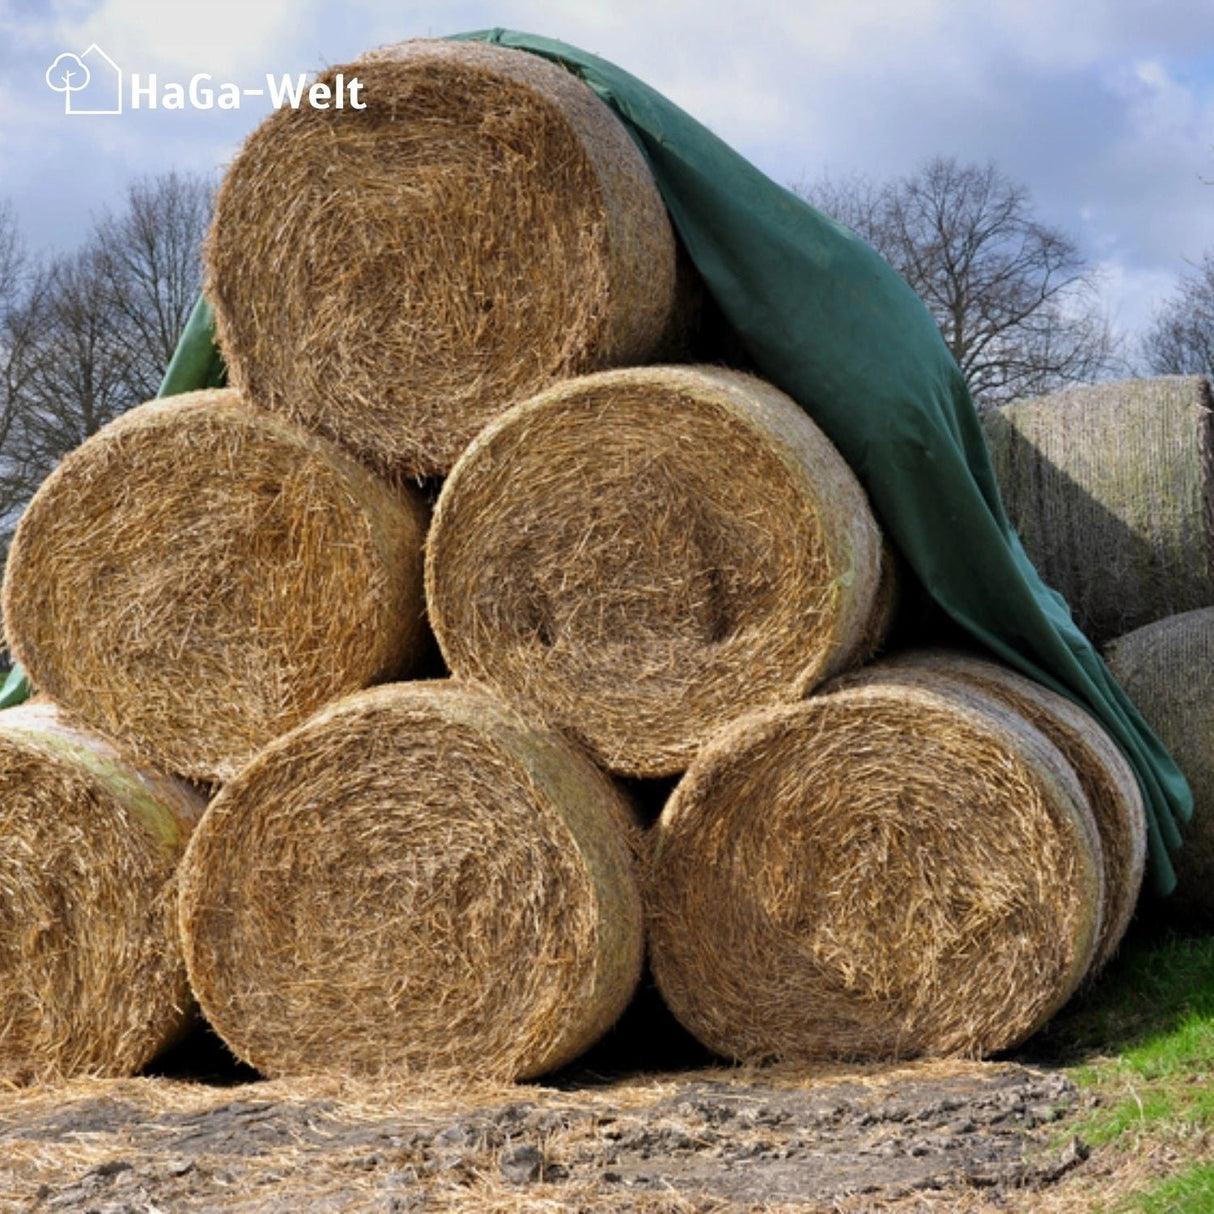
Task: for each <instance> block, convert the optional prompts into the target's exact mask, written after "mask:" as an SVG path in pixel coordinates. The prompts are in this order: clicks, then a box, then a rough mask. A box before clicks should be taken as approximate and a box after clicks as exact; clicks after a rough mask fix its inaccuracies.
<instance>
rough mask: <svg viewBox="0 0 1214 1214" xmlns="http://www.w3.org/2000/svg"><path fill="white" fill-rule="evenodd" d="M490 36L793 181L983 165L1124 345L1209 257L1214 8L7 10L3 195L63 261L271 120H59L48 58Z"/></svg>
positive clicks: (295, 63)
mask: <svg viewBox="0 0 1214 1214" xmlns="http://www.w3.org/2000/svg"><path fill="white" fill-rule="evenodd" d="M491 25H504V26H509V27H513V28H516V29H523V30H527V31H529V32H532V33H540V34H546V35H549V36H552V37H557V38H562V39H565V40H566V41H569V42H573V43H574V44H576V45H579V46H582V47H584V48H586V49H588V50H593V51H595V52H597V53H599V54H601V55H603V56H605V57H606V58H608V59H611V60H613V61H614V62H616V63H618V64H620V65H621V66H622V67H625V68H627V69H628V70H630V71H632V72H633V73H635V74H636V75H638V76H640V77H641V78H642V79H644V80H646V81H648V82H649V83H650V84H652V85H654V86H655V87H656V88H658V89H660V90H661V91H663V92H664V93H666V94H667V95H668V96H670V97H671V98H672V99H673V100H675V101H677V102H678V103H679V104H681V105H682V106H684V108H686V109H688V110H689V111H691V112H692V113H693V114H694V115H695V116H696V117H698V118H699V119H700V120H701V121H703V122H705V123H707V125H709V126H710V127H712V128H713V130H715V131H716V132H717V133H718V134H719V135H721V136H723V137H724V138H725V139H727V140H728V141H729V142H731V143H732V144H733V145H734V146H735V147H737V148H738V149H739V150H740V151H741V152H743V153H744V154H745V155H747V156H748V157H749V158H750V159H751V160H753V161H754V162H755V163H757V164H758V165H759V166H760V167H761V168H762V169H764V170H765V171H766V172H767V173H769V174H770V175H771V176H772V177H774V178H776V179H777V180H778V181H781V182H783V183H785V184H792V183H796V182H798V181H802V180H812V179H814V178H816V177H818V176H820V175H821V174H822V173H824V172H829V173H831V174H832V175H836V176H845V175H848V174H851V173H853V172H859V173H864V174H867V175H869V176H871V177H873V178H875V179H878V180H879V179H883V178H885V177H888V176H892V175H900V174H904V173H908V172H910V171H912V170H913V169H914V168H915V167H916V166H917V165H918V164H920V163H922V162H923V161H924V160H926V159H927V158H928V157H930V156H933V155H936V154H944V155H953V156H957V157H959V158H961V159H963V160H975V161H979V162H986V161H994V162H995V163H996V164H997V165H998V166H999V167H1000V168H1001V169H1003V170H1004V171H1005V172H1006V173H1008V174H1009V175H1010V176H1011V177H1013V178H1014V179H1016V180H1018V181H1020V182H1021V183H1023V184H1024V185H1026V186H1027V187H1028V188H1029V190H1030V192H1031V194H1032V196H1033V199H1034V201H1035V203H1036V205H1037V209H1038V212H1039V213H1040V214H1041V216H1042V217H1043V218H1045V219H1047V220H1048V221H1049V222H1051V223H1054V224H1056V225H1058V226H1060V227H1062V228H1064V229H1065V230H1067V231H1068V232H1069V233H1071V234H1072V235H1073V236H1074V237H1075V238H1077V239H1078V240H1079V242H1080V244H1081V246H1082V247H1083V249H1084V251H1085V252H1086V253H1087V254H1088V256H1089V257H1091V258H1092V259H1093V260H1094V261H1096V262H1097V263H1099V264H1100V266H1101V267H1102V269H1103V271H1104V297H1105V300H1106V302H1107V306H1108V309H1109V311H1110V314H1111V316H1112V319H1113V321H1114V323H1115V324H1117V325H1118V326H1120V327H1121V328H1122V329H1124V330H1126V331H1128V332H1131V333H1133V332H1135V331H1137V330H1139V329H1141V327H1142V326H1143V325H1144V324H1145V323H1146V322H1147V320H1148V319H1149V317H1150V314H1151V311H1152V309H1153V308H1154V306H1155V305H1156V304H1157V303H1158V302H1159V300H1160V299H1162V298H1163V296H1164V295H1165V294H1166V293H1167V292H1168V291H1169V290H1170V289H1171V287H1172V285H1173V283H1174V282H1175V279H1176V276H1177V275H1178V273H1180V272H1181V271H1182V270H1183V269H1184V268H1185V266H1186V263H1187V262H1192V261H1196V260H1198V259H1199V258H1200V257H1201V255H1202V254H1203V252H1205V251H1206V250H1212V251H1214V3H1212V2H1211V0H1154V2H1153V0H1070V2H1069V3H1067V4H1065V5H1063V4H1059V3H1057V0H849V2H847V3H843V2H840V0H830V2H827V0H800V2H798V0H783V2H780V3H777V2H776V0H755V2H754V3H751V4H748V5H745V6H742V5H739V4H732V3H722V2H719V0H698V2H697V3H691V2H690V0H672V2H670V3H662V0H645V2H641V0H610V2H608V0H572V2H569V3H556V2H554V0H505V2H502V3H484V2H481V0H457V2H454V3H439V2H427V3H409V2H408V0H395V2H393V3H388V2H381V0H348V2H347V3H345V4H342V5H340V6H339V5H333V4H321V3H314V2H312V0H262V2H258V0H210V2H209V3H208V4H207V5H206V6H205V8H204V7H203V6H197V5H177V4H173V3H169V2H168V0H0V200H3V199H8V200H9V201H11V203H12V204H13V206H14V208H15V209H16V212H17V215H18V218H19V221H20V223H21V226H22V229H23V231H24V233H25V235H26V238H27V239H28V241H29V242H30V243H31V244H32V245H33V246H35V247H43V248H52V247H70V246H72V245H73V244H74V243H75V242H76V241H77V240H78V239H79V237H80V236H81V235H82V234H83V233H84V231H85V230H86V228H87V226H88V224H89V222H90V219H91V218H92V217H93V216H95V215H96V214H98V213H99V212H100V211H101V210H103V209H104V208H105V207H107V206H112V205H114V204H115V203H117V202H118V201H119V200H120V198H121V195H122V192H123V190H124V188H125V185H126V183H127V182H128V181H130V180H131V179H132V178H134V177H136V176H139V175H142V174H149V173H159V172H163V171H167V170H168V169H170V168H174V167H176V168H185V169H203V170H216V171H220V170H221V169H222V166H223V165H224V164H225V163H227V162H228V161H229V160H230V159H231V157H232V156H233V155H234V153H235V151H236V150H237V149H238V147H239V146H240V142H241V140H242V139H243V138H244V136H245V135H246V134H247V133H248V132H249V131H251V130H252V129H253V127H254V126H256V124H257V123H258V122H259V121H260V120H261V118H263V117H264V116H265V114H266V113H267V112H268V102H266V101H265V100H264V99H262V100H258V99H256V98H246V99H245V101H244V103H243V104H242V106H241V108H240V109H239V110H233V111H219V110H217V109H216V110H211V111H207V112H193V111H191V110H189V109H187V110H184V111H180V112H171V111H166V110H163V109H158V110H156V111H150V110H147V109H142V110H140V111H138V112H132V111H131V110H130V109H129V106H128V108H127V110H126V112H124V113H123V114H121V115H100V116H87V115H82V114H71V115H69V114H67V113H65V100H66V97H65V94H64V93H63V92H54V91H52V90H51V89H50V88H49V87H48V86H47V84H46V81H45V73H46V70H47V68H48V67H49V66H50V64H51V63H52V61H54V60H55V59H56V57H57V56H58V55H60V54H61V53H64V52H68V53H75V54H81V53H83V52H84V51H85V50H86V49H87V48H88V47H89V46H90V45H91V44H93V43H97V44H98V45H99V46H100V47H101V48H102V49H103V50H104V51H105V52H106V53H107V54H108V55H110V56H111V57H112V58H113V60H114V61H115V62H116V63H117V64H118V65H119V66H121V67H122V68H123V70H124V71H125V72H126V73H128V75H129V73H132V72H139V73H141V75H142V76H143V78H144V80H145V81H146V79H147V76H148V75H149V74H150V73H156V75H157V77H158V82H159V83H160V84H161V85H163V84H164V83H166V82H169V81H180V82H183V83H188V81H189V80H190V78H191V77H192V76H193V75H194V74H195V73H209V74H210V75H211V76H212V77H213V82H214V84H215V85H218V84H219V83H221V82H224V81H231V82H233V83H235V84H237V85H238V86H240V87H241V88H251V87H257V86H259V85H262V84H263V83H264V77H265V76H266V74H267V73H272V74H274V75H275V76H278V75H281V74H283V73H297V72H314V71H316V70H318V69H319V68H321V67H322V66H326V65H329V64H333V63H342V62H346V61H348V60H350V59H352V58H354V57H355V56H357V54H358V53H359V52H360V51H363V50H366V49H369V48H371V47H374V46H378V45H382V44H383V43H386V42H392V41H397V40H399V39H402V38H409V37H418V36H438V35H442V34H445V33H454V32H457V31H459V30H465V29H479V28H483V27H485V26H491Z"/></svg>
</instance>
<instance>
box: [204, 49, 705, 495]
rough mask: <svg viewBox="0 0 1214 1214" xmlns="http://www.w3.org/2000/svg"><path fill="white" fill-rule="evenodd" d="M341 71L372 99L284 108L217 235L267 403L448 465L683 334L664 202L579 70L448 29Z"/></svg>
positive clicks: (223, 333)
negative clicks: (485, 434) (671, 335)
mask: <svg viewBox="0 0 1214 1214" xmlns="http://www.w3.org/2000/svg"><path fill="white" fill-rule="evenodd" d="M338 74H341V75H343V76H344V78H345V79H346V80H347V81H349V80H350V79H351V78H352V77H355V76H356V77H357V78H358V79H359V80H360V81H361V82H362V84H363V86H364V89H363V99H364V100H365V102H366V107H367V108H366V109H365V110H354V109H352V108H349V107H347V108H344V109H340V110H339V109H336V108H330V109H328V110H315V109H313V108H312V107H310V106H307V105H304V106H300V107H299V108H298V109H292V108H290V107H282V108H280V109H278V110H277V111H275V113H274V114H272V115H271V116H270V117H269V118H268V119H267V120H266V121H265V122H264V123H263V124H262V125H261V126H260V127H259V128H258V129H257V130H256V131H255V132H254V133H253V135H252V136H251V137H250V138H249V140H248V141H247V143H246V144H245V146H244V149H243V150H242V151H241V153H240V155H239V156H238V157H237V158H236V160H235V161H234V163H233V164H232V166H231V168H230V169H229V171H228V173H227V176H226V178H225V180H224V183H223V186H222V189H221V190H220V192H219V196H218V200H217V203H216V210H215V217H214V222H213V225H212V227H211V230H210V235H209V237H208V240H207V244H206V251H205V262H206V294H207V297H208V298H209V299H210V300H211V302H212V303H213V305H214V307H215V314H216V322H217V326H218V335H219V342H220V346H221V348H222V350H223V353H224V356H225V358H226V359H227V363H228V367H229V373H230V375H231V380H232V382H233V383H234V384H236V385H238V386H240V387H243V388H244V389H245V390H247V392H248V393H249V395H250V397H251V398H252V399H253V400H255V401H256V402H257V403H258V404H260V405H263V406H265V407H267V408H270V409H274V410H277V411H283V412H285V413H287V414H288V415H290V416H291V417H292V418H294V419H295V420H297V421H300V422H302V423H304V424H306V425H308V426H310V427H314V428H316V429H317V430H319V431H320V432H321V433H323V434H325V435H327V436H328V437H330V438H332V439H334V440H335V441H337V442H340V443H342V444H344V445H346V446H348V447H349V448H350V449H351V450H352V451H354V452H355V453H356V454H357V455H358V456H359V457H360V458H362V459H363V460H365V461H367V462H370V463H373V464H375V465H377V466H379V467H381V468H384V469H388V470H391V471H394V472H405V473H408V474H411V475H417V476H429V475H434V474H440V473H445V472H446V471H447V470H448V469H449V468H450V467H451V465H452V464H453V463H454V462H455V460H456V458H457V456H458V455H459V453H460V451H461V450H462V449H463V447H464V446H465V445H466V444H467V443H468V442H469V441H470V440H471V439H472V437H473V436H474V435H475V434H476V432H477V431H478V430H479V429H480V428H481V426H482V425H484V423H485V422H486V421H488V419H489V418H490V417H491V416H493V415H494V414H495V413H496V412H498V411H500V410H501V409H502V408H503V407H504V406H505V405H507V404H509V403H510V402H511V401H513V400H519V399H523V398H525V397H527V396H530V395H532V394H533V393H535V392H536V391H538V390H539V389H541V388H542V387H544V386H546V385H547V384H549V383H551V382H553V381H554V380H557V379H560V378H563V377H565V376H568V375H573V374H578V373H581V372H586V371H593V370H596V369H598V368H600V367H607V366H614V365H621V364H630V363H637V362H643V361H646V360H648V359H650V358H651V357H652V356H653V354H654V352H655V351H656V350H657V349H658V348H659V347H660V346H661V344H662V342H663V340H664V339H665V337H666V335H667V331H668V330H669V329H671V328H672V327H675V328H683V327H685V324H684V320H683V319H680V318H679V317H677V316H676V308H675V303H676V298H677V294H678V293H677V291H676V269H675V241H674V236H673V233H672V231H671V228H670V223H669V220H668V219H667V216H666V212H665V208H664V206H663V204H662V200H661V196H660V194H659V193H658V190H657V187H656V185H655V184H654V182H653V179H652V177H651V175H650V173H649V170H648V167H647V166H646V164H645V162H644V159H643V157H642V156H641V154H640V152H639V151H638V149H637V148H636V146H635V144H634V143H633V142H632V139H631V137H630V136H629V135H628V133H627V131H626V130H625V128H624V126H623V124H622V123H620V122H619V120H618V119H617V118H616V117H615V116H614V115H613V114H612V113H611V111H610V110H609V109H608V107H607V106H606V105H605V104H603V102H601V101H600V100H599V99H598V98H597V97H596V96H595V95H594V93H593V92H592V91H591V90H590V88H589V87H587V86H586V85H585V84H583V83H582V82H581V81H579V80H578V79H576V78H575V77H574V76H572V75H570V74H569V73H567V72H565V71H564V70H562V69H561V68H558V67H556V66H555V65H553V64H551V63H548V62H546V61H544V60H542V59H540V58H538V57H537V56H535V55H529V54H526V53H524V52H521V51H514V50H508V49H505V48H502V47H493V46H485V45H482V44H479V43H469V42H462V43H461V42H446V41H427V40H417V41H412V42H405V43H401V44H399V45H397V46H392V47H387V48H384V49H383V50H380V51H376V52H373V53H371V54H368V55H365V56H363V57H362V58H361V59H359V60H358V61H357V62H355V63H350V64H344V65H341V66H338V67H334V68H331V69H330V70H329V71H327V72H325V73H323V74H322V75H321V76H320V77H319V83H321V84H328V85H330V86H332V85H334V84H335V81H336V78H337V76H338ZM684 319H685V318H684Z"/></svg>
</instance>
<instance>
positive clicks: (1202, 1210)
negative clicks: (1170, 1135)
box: [1123, 1163, 1214, 1214]
mask: <svg viewBox="0 0 1214 1214" xmlns="http://www.w3.org/2000/svg"><path fill="white" fill-rule="evenodd" d="M1123 1209H1125V1210H1126V1211H1127V1214H1128V1211H1131V1210H1133V1211H1140V1212H1141V1214H1209V1211H1211V1210H1214V1164H1209V1163H1199V1164H1195V1165H1194V1166H1193V1167H1191V1168H1187V1169H1186V1170H1185V1171H1183V1172H1181V1173H1180V1174H1179V1175H1178V1176H1171V1177H1169V1178H1168V1179H1167V1180H1165V1181H1162V1182H1161V1183H1159V1184H1157V1185H1155V1186H1154V1187H1153V1188H1151V1189H1148V1190H1146V1192H1144V1193H1139V1194H1137V1195H1136V1196H1135V1197H1133V1198H1130V1199H1129V1201H1128V1203H1127V1204H1126V1205H1125V1206H1124V1207H1123Z"/></svg>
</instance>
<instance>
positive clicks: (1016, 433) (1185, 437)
mask: <svg viewBox="0 0 1214 1214" xmlns="http://www.w3.org/2000/svg"><path fill="white" fill-rule="evenodd" d="M1210 409H1211V401H1210V387H1209V384H1208V383H1207V382H1206V381H1205V379H1204V378H1202V377H1200V376H1159V377H1157V378H1154V379H1135V380H1126V381H1122V382H1120V383H1109V384H1097V385H1094V386H1091V387H1079V388H1068V389H1066V390H1065V391H1063V392H1059V393H1056V394H1054V395H1052V396H1044V397H1040V398H1038V399H1035V400H1025V401H1019V402H1017V403H1015V404H1012V405H1009V406H1007V407H1005V408H1002V409H993V410H991V411H989V412H988V413H987V414H986V415H985V418H984V424H985V429H986V437H987V442H988V444H989V446H990V450H991V456H992V460H993V462H994V465H995V474H996V477H997V479H998V481H999V487H1000V490H1001V492H1002V494H1003V499H1004V503H1005V505H1006V507H1007V512H1008V516H1009V518H1010V519H1011V521H1012V523H1013V524H1014V526H1015V527H1016V529H1017V530H1018V531H1019V533H1020V536H1021V539H1022V540H1023V541H1024V546H1025V550H1026V551H1027V552H1028V554H1029V557H1030V558H1031V559H1032V561H1033V563H1034V564H1035V565H1036V566H1037V568H1038V570H1039V571H1040V572H1041V574H1042V576H1043V577H1044V579H1045V580H1046V582H1048V583H1049V584H1050V585H1051V586H1053V587H1054V588H1055V589H1057V590H1059V591H1060V592H1061V593H1062V596H1063V597H1064V598H1065V599H1066V600H1067V602H1068V603H1069V604H1070V607H1071V610H1072V612H1073V613H1074V616H1075V619H1076V622H1077V623H1078V624H1079V626H1080V627H1081V628H1082V629H1083V630H1084V631H1085V632H1086V633H1087V634H1088V635H1089V636H1090V637H1091V638H1092V639H1093V640H1094V641H1096V642H1097V643H1100V644H1102V643H1104V642H1105V641H1107V640H1110V639H1112V638H1113V637H1116V636H1119V635H1121V634H1122V633H1124V632H1128V631H1130V630H1132V629H1134V628H1138V627H1141V626H1142V625H1143V624H1149V623H1151V622H1152V621H1153V620H1158V619H1162V618H1163V617H1165V616H1169V615H1174V614H1177V613H1179V612H1184V611H1189V610H1193V609H1195V608H1198V607H1208V606H1212V605H1214V539H1212V538H1211V537H1212V535H1214V532H1212V531H1211V522H1212V520H1214V479H1212V476H1211V468H1212V463H1211V461H1212V460H1214V442H1212V438H1211V412H1210Z"/></svg>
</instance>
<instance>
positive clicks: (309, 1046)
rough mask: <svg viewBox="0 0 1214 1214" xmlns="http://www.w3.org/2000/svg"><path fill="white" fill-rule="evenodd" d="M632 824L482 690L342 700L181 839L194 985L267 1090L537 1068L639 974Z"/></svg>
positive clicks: (600, 1019)
mask: <svg viewBox="0 0 1214 1214" xmlns="http://www.w3.org/2000/svg"><path fill="white" fill-rule="evenodd" d="M636 831H637V828H636V827H635V825H634V824H633V823H632V820H631V817H630V810H629V808H628V806H627V804H626V803H625V801H624V800H623V799H622V797H621V794H620V793H619V792H618V791H617V790H616V789H615V788H614V787H613V786H612V785H611V784H610V783H609V781H608V780H607V779H606V778H605V777H604V776H602V775H601V774H600V773H599V772H598V771H596V770H595V768H594V767H593V766H592V765H591V764H590V763H589V762H588V761H587V760H586V759H585V758H584V757H582V756H581V755H579V754H578V753H577V752H576V751H574V750H573V749H572V748H571V747H570V746H569V745H568V744H567V743H566V742H564V741H563V740H562V739H561V738H559V737H558V736H556V735H555V734H550V733H545V732H542V731H538V730H536V729H534V728H532V727H530V726H528V725H526V724H525V723H524V722H523V721H522V720H521V719H520V718H519V717H518V716H516V715H515V714H514V713H513V712H512V711H511V710H509V709H507V708H506V707H505V706H504V705H502V704H501V703H499V702H498V701H497V700H495V699H493V698H491V697H490V696H488V695H486V694H485V693H483V692H480V691H477V690H475V689H472V688H461V687H458V686H455V685H452V684H450V683H448V682H437V683H413V684H398V685H393V686H389V687H382V688H376V689H374V690H372V691H367V692H362V693H359V694H357V695H354V696H351V697H349V698H348V699H346V700H344V701H342V702H340V703H338V704H336V705H333V706H331V707H329V708H328V709H326V710H324V711H323V712H321V713H320V714H318V715H317V716H316V717H315V718H313V719H312V720H311V721H309V722H307V723H306V724H304V725H303V726H301V727H300V728H299V729H297V730H295V731H293V732H292V733H290V734H288V735H286V736H285V737H283V738H281V739H279V740H278V741H277V742H275V743H273V744H272V745H271V746H269V747H268V748H267V749H266V750H265V751H264V752H263V753H262V754H261V755H259V756H258V757H257V758H256V759H255V760H254V761H253V762H252V763H250V764H249V766H248V767H246V768H245V769H244V770H243V771H242V772H241V773H240V774H239V775H238V776H237V777H236V778H235V779H234V780H232V781H231V782H230V783H229V784H227V785H225V786H224V788H223V790H222V792H221V793H220V794H219V796H218V797H217V798H216V799H215V801H214V803H213V804H212V806H211V810H210V811H209V812H208V814H207V816H206V818H205V820H204V821H203V823H202V825H201V826H200V827H199V829H198V832H197V833H196V835H195V837H194V839H193V841H192V844H191V846H190V849H189V851H188V853H187V855H186V859H185V861H184V863H183V866H182V894H181V925H182V934H183V937H184V940H185V949H186V958H187V962H188V965H189V972H190V979H191V982H192V984H193V988H194V991H195V992H196V994H197V996H198V999H199V1002H200V1004H201V1005H202V1008H203V1010H204V1012H205V1013H206V1015H207V1018H208V1020H210V1022H211V1023H212V1024H213V1025H214V1027H215V1028H216V1030H217V1031H218V1032H219V1033H220V1035H221V1036H222V1037H223V1038H224V1040H225V1041H226V1042H227V1043H228V1045H229V1046H230V1047H231V1049H232V1050H233V1051H234V1052H235V1053H236V1054H237V1055H239V1056H240V1057H241V1058H243V1059H245V1060H246V1061H248V1062H250V1063H252V1064H253V1065H254V1066H256V1067H257V1068H258V1069H259V1070H261V1071H263V1072H264V1073H266V1074H268V1075H271V1076H285V1075H296V1074H306V1073H318V1072H329V1073H337V1074H379V1073H398V1074H399V1073H418V1072H427V1073H441V1072H455V1073H459V1074H462V1075H479V1076H485V1077H494V1078H506V1079H513V1078H523V1077H528V1076H532V1075H537V1074H540V1073H542V1072H544V1071H547V1070H551V1069H552V1068H554V1067H557V1066H559V1065H561V1064H562V1063H564V1062H567V1061H569V1060H570V1059H572V1058H573V1057H575V1056H576V1055H577V1054H579V1053H580V1052H581V1051H582V1050H583V1049H585V1048H586V1047H587V1046H589V1045H590V1044H591V1043H592V1042H593V1041H594V1040H595V1039H596V1038H597V1037H598V1036H599V1035H600V1034H601V1033H602V1032H604V1031H605V1030H606V1029H607V1028H608V1027H609V1026H610V1025H611V1024H612V1023H613V1022H614V1020H615V1018H616V1017H617V1016H618V1015H619V1013H620V1012H621V1011H622V1010H623V1008H624V1006H625V1005H626V1004H627V1002H628V1000H629V998H630V996H631V994H632V991H633V989H634V987H635V985H636V982H637V980H638V977H639V971H640V964H641V954H642V932H641V904H640V894H639V892H638V889H637V885H636V880H635V874H634V872H633V860H632V852H631V850H630V849H631V848H632V847H633V846H634V845H635V844H636Z"/></svg>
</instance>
